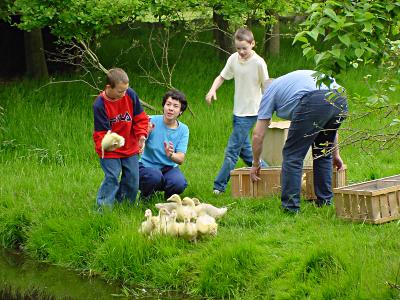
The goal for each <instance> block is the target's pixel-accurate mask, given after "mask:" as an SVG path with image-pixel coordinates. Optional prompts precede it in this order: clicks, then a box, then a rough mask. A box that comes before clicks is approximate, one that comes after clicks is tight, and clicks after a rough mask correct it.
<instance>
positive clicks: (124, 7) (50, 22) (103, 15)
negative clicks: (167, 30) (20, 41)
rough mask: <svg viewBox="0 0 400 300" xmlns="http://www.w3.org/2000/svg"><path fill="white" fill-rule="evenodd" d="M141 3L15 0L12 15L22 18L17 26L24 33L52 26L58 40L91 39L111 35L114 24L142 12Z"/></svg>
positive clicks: (130, 0) (95, 0)
mask: <svg viewBox="0 0 400 300" xmlns="http://www.w3.org/2000/svg"><path fill="white" fill-rule="evenodd" d="M142 4H143V3H142V1H139V0H136V1H132V0H123V1H115V2H114V3H112V4H111V3H110V2H109V1H103V0H101V1H98V0H91V1H58V0H52V1H46V2H43V1H39V0H33V1H27V0H15V1H14V3H13V5H12V6H11V10H10V11H11V13H12V14H15V15H19V16H21V18H20V21H19V22H18V23H17V24H16V25H17V26H18V27H19V28H21V29H23V30H31V29H34V28H43V27H46V26H49V27H50V29H51V31H52V33H53V34H54V35H56V36H58V37H59V38H61V39H63V40H66V41H69V40H72V39H74V40H78V41H80V40H91V39H95V38H99V37H100V36H102V35H104V34H106V33H108V32H109V29H110V27H111V26H113V25H118V24H121V23H122V22H124V21H127V20H128V18H134V17H135V16H137V15H140V14H141V13H143V6H142Z"/></svg>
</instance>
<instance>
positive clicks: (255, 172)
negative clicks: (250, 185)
mask: <svg viewBox="0 0 400 300" xmlns="http://www.w3.org/2000/svg"><path fill="white" fill-rule="evenodd" d="M260 172H261V166H260V165H258V166H257V165H254V164H253V166H252V167H251V170H250V178H251V181H253V182H254V181H259V180H261V178H260Z"/></svg>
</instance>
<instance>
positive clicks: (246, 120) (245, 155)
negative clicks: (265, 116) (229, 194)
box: [214, 115, 266, 192]
mask: <svg viewBox="0 0 400 300" xmlns="http://www.w3.org/2000/svg"><path fill="white" fill-rule="evenodd" d="M256 121H257V116H251V117H237V116H235V115H234V116H233V132H232V134H231V136H230V137H229V140H228V146H227V147H226V149H225V158H224V162H223V164H222V167H221V169H220V171H219V173H218V175H217V177H216V178H215V181H214V189H215V190H219V191H221V192H223V191H225V189H226V186H227V184H228V181H229V179H230V177H231V176H230V173H231V171H232V170H233V169H234V168H235V166H236V163H237V161H238V159H239V156H240V158H241V159H243V161H244V162H245V163H246V165H248V166H249V167H251V165H252V163H253V152H252V148H251V143H250V137H249V134H250V130H251V129H252V128H253V126H254V124H255V123H256ZM261 166H262V167H265V166H266V163H265V162H262V163H261Z"/></svg>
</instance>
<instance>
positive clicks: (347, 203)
mask: <svg viewBox="0 0 400 300" xmlns="http://www.w3.org/2000/svg"><path fill="white" fill-rule="evenodd" d="M343 217H344V218H346V219H351V195H350V194H343Z"/></svg>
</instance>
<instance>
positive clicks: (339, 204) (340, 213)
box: [334, 194, 345, 217]
mask: <svg viewBox="0 0 400 300" xmlns="http://www.w3.org/2000/svg"><path fill="white" fill-rule="evenodd" d="M334 201H335V209H336V216H337V217H344V215H345V214H344V203H343V201H344V199H343V194H336V195H335V198H334Z"/></svg>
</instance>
